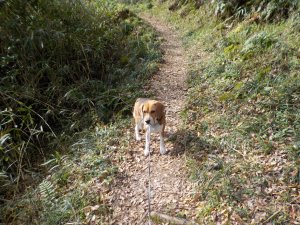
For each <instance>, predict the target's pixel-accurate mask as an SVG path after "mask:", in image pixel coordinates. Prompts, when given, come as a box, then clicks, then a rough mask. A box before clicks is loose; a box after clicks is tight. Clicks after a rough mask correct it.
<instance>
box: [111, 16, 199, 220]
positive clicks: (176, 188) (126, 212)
mask: <svg viewBox="0 0 300 225" xmlns="http://www.w3.org/2000/svg"><path fill="white" fill-rule="evenodd" d="M142 19H144V20H145V21H146V22H148V23H149V24H150V25H151V26H153V27H154V28H155V29H156V30H157V31H158V32H159V34H160V35H161V37H162V38H163V40H164V42H163V44H162V50H163V52H164V57H163V62H164V63H163V64H161V65H160V66H159V71H158V72H157V73H156V74H155V75H154V76H153V77H152V79H151V80H150V81H149V85H148V87H146V88H145V92H147V91H149V90H151V92H154V93H155V96H156V99H157V100H160V101H162V102H164V104H165V106H166V108H167V126H166V133H167V136H169V137H170V136H172V135H174V134H176V132H177V131H178V130H179V127H180V117H179V112H180V111H181V110H182V108H183V104H184V96H185V94H186V90H187V87H186V82H185V80H186V73H187V69H186V68H187V59H186V57H185V52H184V50H183V47H182V46H181V42H180V40H179V37H178V34H177V33H176V31H175V30H174V29H172V28H171V27H169V26H168V25H166V24H165V23H163V22H161V21H159V20H158V19H157V18H154V17H150V16H145V15H143V16H142ZM141 97H143V96H141ZM144 144H145V141H144V138H143V139H142V141H140V142H137V141H135V140H134V128H132V139H131V144H130V145H131V149H129V150H128V153H126V154H125V155H122V157H123V158H124V161H123V162H122V163H121V164H120V165H119V175H118V178H117V179H116V181H115V184H114V186H113V189H112V192H111V193H110V195H111V199H110V204H111V208H112V210H113V215H112V220H111V222H110V224H139V225H140V224H148V215H147V213H148V180H149V176H148V157H145V156H144V154H143V152H144ZM150 148H151V150H152V153H151V179H150V180H151V182H150V184H151V210H152V211H156V212H160V213H165V214H168V215H171V216H178V215H185V216H186V217H187V218H188V219H193V218H194V217H195V215H194V212H195V210H194V208H195V207H196V205H195V203H194V202H193V198H192V196H193V184H192V183H191V181H190V180H189V178H188V173H187V168H186V160H185V155H184V153H183V154H177V152H178V149H177V148H178V147H177V146H175V145H174V143H172V142H171V141H168V140H167V141H166V149H167V151H168V154H166V155H163V156H162V155H160V154H159V139H158V137H157V136H155V135H153V134H152V135H151V147H150ZM175 148H176V149H175ZM179 152H180V151H179ZM117 154H118V153H117ZM123 154H124V153H123Z"/></svg>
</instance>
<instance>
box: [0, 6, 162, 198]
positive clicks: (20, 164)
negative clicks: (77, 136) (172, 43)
mask: <svg viewBox="0 0 300 225" xmlns="http://www.w3.org/2000/svg"><path fill="white" fill-rule="evenodd" d="M0 7H1V14H0V20H1V25H0V26H1V27H0V29H1V37H0V43H1V44H0V54H1V55H0V59H1V61H0V74H1V75H0V76H1V77H0V79H1V80H0V82H1V83H0V96H1V98H0V99H1V100H0V105H1V110H0V121H1V124H0V135H1V136H0V144H1V145H0V165H1V171H0V172H1V178H0V182H1V184H3V185H6V187H7V189H5V188H4V187H3V186H2V187H1V189H2V194H3V193H4V191H6V194H5V195H10V194H12V193H11V191H18V190H19V189H22V187H21V186H19V185H18V184H19V181H20V180H26V178H25V177H26V176H27V175H26V174H28V171H32V172H33V173H34V172H36V171H37V170H38V164H39V163H41V162H42V161H43V160H45V159H46V158H47V156H48V155H49V154H52V153H54V152H55V151H58V152H60V151H65V149H66V148H67V146H68V143H70V140H71V137H72V136H71V135H72V134H74V133H76V132H80V131H82V130H84V129H86V128H89V127H90V126H92V125H94V124H95V122H96V121H98V122H100V123H108V122H110V121H114V120H115V119H116V118H118V117H120V116H124V115H127V114H129V113H130V111H131V105H132V103H133V101H134V99H135V98H136V96H138V95H139V92H138V91H137V90H139V87H140V85H141V84H142V82H143V81H144V79H146V78H147V77H148V76H149V74H151V73H152V72H153V71H154V70H156V62H157V61H158V60H159V58H160V53H159V52H158V51H157V50H156V49H157V46H158V41H157V40H156V37H155V35H154V33H153V32H152V31H151V29H150V28H148V27H146V26H144V25H142V22H141V21H140V20H139V19H138V18H137V17H136V16H135V15H133V14H132V13H131V12H129V11H128V10H126V9H124V8H122V7H120V6H119V5H117V4H116V3H114V2H111V1H104V0H103V1H97V2H96V1H90V2H88V1H77V0H76V1H67V0H66V1H46V0H38V1H29V2H28V1H21V0H20V1H19V0H17V1H10V0H7V1H3V2H1V3H0ZM26 171H27V172H26Z"/></svg>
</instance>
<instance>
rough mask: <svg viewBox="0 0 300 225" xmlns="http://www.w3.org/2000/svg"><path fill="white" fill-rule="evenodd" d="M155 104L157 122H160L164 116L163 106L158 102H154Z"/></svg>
mask: <svg viewBox="0 0 300 225" xmlns="http://www.w3.org/2000/svg"><path fill="white" fill-rule="evenodd" d="M155 105H156V118H157V121H158V122H161V120H162V119H163V117H164V116H165V106H164V105H163V104H161V103H160V102H157V103H155Z"/></svg>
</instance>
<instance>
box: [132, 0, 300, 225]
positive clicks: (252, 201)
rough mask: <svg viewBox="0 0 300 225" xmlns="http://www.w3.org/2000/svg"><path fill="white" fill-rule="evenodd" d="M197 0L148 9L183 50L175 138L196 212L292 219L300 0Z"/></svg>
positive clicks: (205, 219)
mask: <svg viewBox="0 0 300 225" xmlns="http://www.w3.org/2000/svg"><path fill="white" fill-rule="evenodd" d="M196 2H197V1H175V2H174V1H159V2H156V4H154V7H153V8H152V9H151V11H149V12H150V13H152V14H153V15H155V16H160V17H161V18H162V19H165V20H167V21H168V22H169V23H171V24H173V25H174V26H176V28H177V29H178V30H179V31H181V33H182V38H183V42H184V43H185V46H186V50H187V53H188V54H189V56H190V68H189V86H190V88H189V91H188V97H187V102H186V108H185V110H184V112H183V113H182V118H183V119H184V121H185V126H184V127H183V130H182V132H180V133H178V135H177V137H175V139H176V140H174V141H175V142H179V143H181V146H184V147H185V149H186V152H187V153H188V154H189V155H190V159H189V160H188V162H187V163H188V165H189V167H190V169H191V178H192V179H194V180H195V181H196V182H197V183H198V184H199V186H198V193H197V194H196V195H195V199H197V200H198V202H199V207H198V209H197V210H198V222H199V223H200V224H207V223H209V224H210V223H212V224H214V223H216V222H228V223H234V224H250V223H251V224H267V223H271V224H287V223H291V224H293V223H297V222H298V223H299V215H300V209H299V206H297V201H298V200H297V199H298V197H297V196H298V186H299V154H300V150H299V149H300V148H299V143H300V136H299V134H300V117H299V116H300V111H299V108H300V101H299V99H300V97H299V96H300V92H299V90H300V86H299V84H300V75H299V66H300V60H299V49H298V48H299V47H298V46H299V45H300V39H299V29H298V28H297V27H298V25H297V24H298V23H299V9H298V7H299V5H298V4H299V3H298V1H217V2H212V1H202V4H201V6H199V8H197V7H195V3H196ZM174 4H177V5H176V7H174ZM282 5H284V6H285V7H282ZM137 8H138V10H141V9H142V10H145V7H144V8H143V7H140V6H138V7H137Z"/></svg>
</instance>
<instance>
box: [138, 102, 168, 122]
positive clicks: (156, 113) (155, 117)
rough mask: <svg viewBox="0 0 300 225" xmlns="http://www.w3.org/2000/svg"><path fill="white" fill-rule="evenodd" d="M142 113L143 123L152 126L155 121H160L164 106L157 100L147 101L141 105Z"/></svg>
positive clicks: (163, 113)
mask: <svg viewBox="0 0 300 225" xmlns="http://www.w3.org/2000/svg"><path fill="white" fill-rule="evenodd" d="M142 115H143V120H144V122H145V124H149V125H152V126H153V125H155V124H157V123H159V124H161V121H162V119H163V117H164V116H165V107H164V105H163V104H162V103H160V102H158V101H155V100H150V101H147V102H145V103H144V104H143V105H142Z"/></svg>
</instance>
